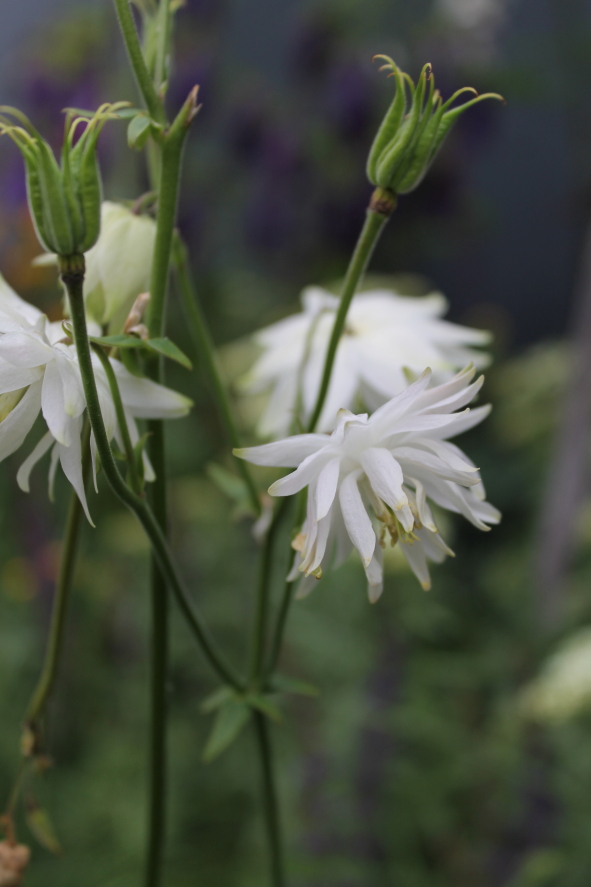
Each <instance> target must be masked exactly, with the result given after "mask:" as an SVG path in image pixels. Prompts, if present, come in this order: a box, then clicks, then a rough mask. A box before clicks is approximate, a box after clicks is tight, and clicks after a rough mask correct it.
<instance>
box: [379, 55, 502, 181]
mask: <svg viewBox="0 0 591 887" xmlns="http://www.w3.org/2000/svg"><path fill="white" fill-rule="evenodd" d="M376 58H379V59H384V60H385V62H386V64H385V65H384V66H383V67H382V68H381V69H380V70H384V69H386V70H389V71H390V72H391V73H390V76H392V77H394V78H395V80H396V93H395V95H394V99H393V101H392V104H391V105H390V109H389V111H388V113H387V114H386V116H385V117H384V120H383V122H382V125H381V126H380V128H379V130H378V133H377V135H376V137H375V139H374V143H373V145H372V147H371V150H370V152H369V157H368V161H367V175H368V178H369V180H370V182H372V183H373V184H374V185H376V186H377V187H380V188H385V189H388V190H390V191H392V192H394V193H395V194H406V193H408V192H409V191H413V190H414V189H415V188H416V187H417V185H419V184H420V183H421V181H422V180H423V178H424V177H425V175H426V173H427V170H428V169H429V167H430V166H431V163H432V162H433V160H434V158H435V155H436V154H437V151H438V150H439V148H440V147H441V144H442V142H443V140H444V138H445V136H446V135H447V133H448V132H449V130H450V129H451V127H452V125H453V124H454V123H455V121H456V120H457V119H458V117H459V116H460V115H461V114H463V113H464V111H466V110H467V109H468V108H470V107H471V106H472V105H475V104H477V103H478V102H481V101H483V99H499V100H500V101H503V98H502V96H500V95H497V94H496V93H486V94H485V95H478V93H477V92H476V90H475V89H472V88H471V87H468V86H466V87H464V88H463V89H459V90H458V91H457V92H455V93H454V94H453V95H452V96H451V98H449V99H448V100H447V101H446V102H443V101H442V98H441V95H440V94H439V92H438V91H437V90H436V89H435V79H434V77H433V73H432V70H431V65H429V64H427V65H425V66H424V68H423V70H422V71H421V74H420V77H419V80H418V83H417V84H416V85H415V84H414V83H413V81H412V79H411V77H410V76H409V75H408V74H406V73H404V71H401V70H400V68H399V67H398V66H397V65H396V63H395V62H393V61H392V59H391V58H389V57H388V56H386V55H379V56H376ZM466 92H471V93H474V96H475V98H473V99H470V100H469V101H467V102H464V104H462V105H458V106H456V107H455V108H452V107H451V106H452V104H453V103H454V101H455V100H456V99H457V98H458V96H460V95H463V94H464V93H466ZM408 93H410V105H409V103H408Z"/></svg>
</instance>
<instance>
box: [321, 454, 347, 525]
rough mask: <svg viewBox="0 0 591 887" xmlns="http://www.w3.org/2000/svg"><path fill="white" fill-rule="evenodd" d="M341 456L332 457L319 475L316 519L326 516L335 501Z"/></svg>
mask: <svg viewBox="0 0 591 887" xmlns="http://www.w3.org/2000/svg"><path fill="white" fill-rule="evenodd" d="M340 466H341V460H340V457H339V456H337V457H336V458H334V459H331V460H330V462H327V464H326V465H325V466H324V468H323V469H322V471H321V472H320V474H319V475H318V482H317V485H316V520H320V519H321V518H323V517H326V515H327V514H328V512H329V511H330V509H331V507H332V503H333V502H334V497H335V496H336V492H337V486H338V483H339V471H340Z"/></svg>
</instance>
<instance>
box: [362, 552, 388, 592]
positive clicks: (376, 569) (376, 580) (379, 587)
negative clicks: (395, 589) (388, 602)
mask: <svg viewBox="0 0 591 887" xmlns="http://www.w3.org/2000/svg"><path fill="white" fill-rule="evenodd" d="M382 561H383V552H382V549H381V547H380V546H379V545H376V547H375V551H374V553H373V557H372V559H371V561H370V562H369V564H368V565H367V567H366V568H365V575H366V576H367V596H368V598H369V602H370V604H375V603H376V602H377V601H378V600H379V599H380V597H381V595H382V592H383V590H384V568H383V566H382Z"/></svg>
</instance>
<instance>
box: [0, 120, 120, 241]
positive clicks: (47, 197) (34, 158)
mask: <svg viewBox="0 0 591 887" xmlns="http://www.w3.org/2000/svg"><path fill="white" fill-rule="evenodd" d="M127 104H128V102H118V103H117V104H114V105H110V104H105V105H101V107H100V108H99V109H98V110H97V111H96V113H95V114H93V115H90V116H85V115H82V116H80V115H78V113H77V112H75V111H71V110H70V111H68V112H67V116H66V127H65V133H64V142H63V147H62V156H61V164H58V162H57V160H56V158H55V155H54V153H53V151H52V149H51V147H50V146H49V144H48V143H47V142H46V141H45V139H43V138H42V137H41V135H40V134H39V133H38V132H37V130H36V129H35V127H34V126H33V125H32V123H31V122H30V120H29V119H28V118H27V117H26V116H25V115H24V114H23V113H22V112H21V111H19V110H18V109H17V108H11V107H8V106H5V105H3V106H0V133H1V134H6V135H8V136H9V137H10V138H11V139H12V140H13V142H14V143H15V144H16V145H17V147H18V148H19V149H20V152H21V154H22V155H23V158H24V161H25V169H26V178H27V196H28V200H29V209H30V211H31V216H32V218H33V223H34V225H35V230H36V232H37V237H38V238H39V242H40V243H41V245H42V246H43V247H44V248H45V249H46V250H48V252H50V253H56V254H57V255H59V256H72V255H81V254H82V253H84V252H86V251H87V250H89V249H90V248H91V246H93V245H94V243H95V242H96V240H97V238H98V235H99V230H100V206H101V198H102V183H101V176H100V170H99V166H98V160H97V156H96V149H97V141H98V137H99V134H100V132H101V130H102V128H103V126H104V125H105V123H106V121H107V120H109V119H111V118H114V117H117V111H118V110H120V109H121V108H122V107H125V106H127ZM12 120H16V121H17V123H13V122H12ZM80 124H83V125H85V127H86V128H85V129H84V132H83V133H82V135H81V136H80V138H79V139H78V141H77V142H76V144H74V137H75V135H76V133H77V130H78V128H79V126H80Z"/></svg>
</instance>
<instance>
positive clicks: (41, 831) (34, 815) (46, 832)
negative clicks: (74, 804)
mask: <svg viewBox="0 0 591 887" xmlns="http://www.w3.org/2000/svg"><path fill="white" fill-rule="evenodd" d="M26 819H27V825H28V826H29V828H30V830H31V832H32V834H33V835H34V836H35V838H36V839H37V841H39V843H40V844H41V846H42V847H44V848H45V849H46V850H49V852H50V853H53V854H54V856H61V855H62V853H63V851H62V848H61V845H60V842H59V840H58V838H57V835H56V833H55V829H54V827H53V824H52V822H51V820H50V818H49V814H48V813H47V811H46V810H44V809H43V808H42V807H39V805H38V804H37V802H36V801H34V800H33V799H32V798H31V799H30V800H29V801H28V802H27V807H26Z"/></svg>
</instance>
